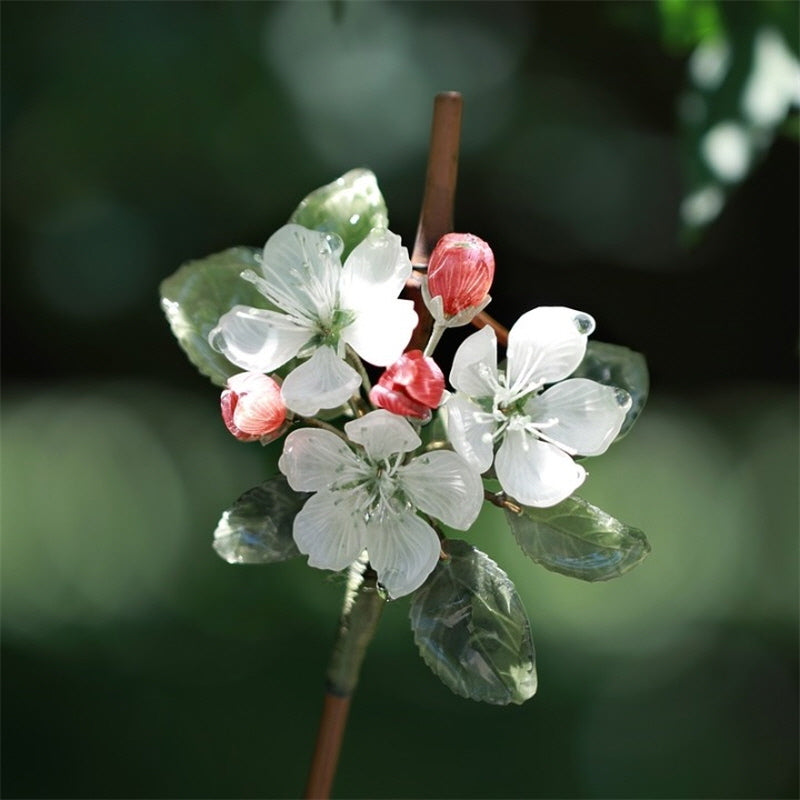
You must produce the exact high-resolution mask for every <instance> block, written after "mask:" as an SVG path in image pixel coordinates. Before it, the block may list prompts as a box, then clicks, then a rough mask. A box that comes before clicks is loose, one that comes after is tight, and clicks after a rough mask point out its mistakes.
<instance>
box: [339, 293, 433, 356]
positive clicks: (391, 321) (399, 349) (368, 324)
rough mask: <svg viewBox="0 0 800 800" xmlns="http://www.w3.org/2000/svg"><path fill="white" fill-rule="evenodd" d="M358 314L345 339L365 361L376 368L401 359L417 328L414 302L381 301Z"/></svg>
mask: <svg viewBox="0 0 800 800" xmlns="http://www.w3.org/2000/svg"><path fill="white" fill-rule="evenodd" d="M343 308H348V307H347V306H344V305H343ZM354 313H355V314H356V318H355V320H354V322H353V323H352V324H350V325H348V326H347V327H346V328H345V329H344V330H343V331H342V333H341V337H342V339H343V340H344V341H345V342H347V344H349V345H350V347H352V348H353V350H355V351H356V353H358V354H359V355H360V356H361V358H363V359H364V360H365V361H367V362H369V363H370V364H374V365H375V366H376V367H386V366H388V365H389V364H392V363H393V362H395V361H396V360H397V359H398V358H400V356H401V355H402V353H403V350H404V348H405V346H406V345H407V344H408V340H409V339H410V338H411V334H412V333H413V331H414V328H415V327H416V325H417V312H416V311H414V303H413V302H412V301H411V300H386V299H384V298H382V297H381V298H377V302H376V303H373V304H372V305H369V306H366V307H363V308H360V309H357V310H356V311H355V312H354Z"/></svg>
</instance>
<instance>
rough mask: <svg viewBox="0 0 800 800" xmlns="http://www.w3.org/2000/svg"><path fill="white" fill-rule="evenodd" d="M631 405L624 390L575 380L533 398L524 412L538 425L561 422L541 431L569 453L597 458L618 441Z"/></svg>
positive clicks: (565, 382) (629, 398)
mask: <svg viewBox="0 0 800 800" xmlns="http://www.w3.org/2000/svg"><path fill="white" fill-rule="evenodd" d="M630 405H631V397H630V395H629V394H628V393H627V392H625V391H622V390H621V389H616V388H615V387H613V386H603V385H602V384H599V383H596V382H595V381H590V380H588V379H586V378H572V379H570V380H566V381H562V382H561V383H557V384H555V386H551V387H550V388H549V389H548V390H547V391H546V392H544V393H542V394H541V395H539V396H538V397H534V398H533V399H531V401H530V402H529V403H528V405H527V407H526V409H525V410H526V412H527V413H528V414H529V415H530V416H531V418H532V419H534V420H535V421H537V422H538V421H540V420H548V419H554V420H558V421H557V422H556V423H555V424H554V425H551V426H549V427H547V428H545V429H544V430H543V431H542V432H543V434H544V435H546V436H547V438H548V439H552V440H553V441H554V442H557V443H558V444H559V445H561V446H563V448H564V449H565V450H567V451H568V452H571V453H579V454H581V455H584V456H596V455H599V454H600V453H604V452H605V451H606V450H607V449H608V446H609V445H610V444H611V442H613V441H614V439H616V437H617V434H618V433H619V431H620V428H621V427H622V423H623V421H624V420H625V414H626V413H627V411H628V409H629V408H630Z"/></svg>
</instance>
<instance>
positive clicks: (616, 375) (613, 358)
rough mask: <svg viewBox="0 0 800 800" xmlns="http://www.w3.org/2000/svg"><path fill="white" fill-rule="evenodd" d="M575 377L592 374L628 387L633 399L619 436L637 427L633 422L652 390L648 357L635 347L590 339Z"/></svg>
mask: <svg viewBox="0 0 800 800" xmlns="http://www.w3.org/2000/svg"><path fill="white" fill-rule="evenodd" d="M571 377H573V378H589V379H590V380H593V381H597V382H598V383H602V384H603V385H605V386H616V387H618V388H619V389H625V391H626V392H628V393H629V394H630V396H631V400H632V401H633V402H632V403H631V407H630V409H629V410H628V413H627V414H626V416H625V421H624V422H623V423H622V428H621V429H620V432H619V435H618V436H617V439H621V438H622V437H623V436H625V434H626V433H627V432H628V431H629V430H630V429H631V428H632V427H633V423H634V422H636V420H637V419H638V417H639V414H641V413H642V409H643V408H644V404H645V402H646V401H647V395H648V392H649V391H650V375H649V373H648V371H647V361H646V360H645V357H644V356H643V355H642V354H641V353H637V352H636V351H635V350H629V349H628V348H627V347H622V346H621V345H617V344H607V343H606V342H595V341H592V342H589V343H588V345H587V347H586V355H585V356H584V357H583V361H581V363H580V364H579V365H578V368H577V369H576V370H575V372H573V373H572V375H571Z"/></svg>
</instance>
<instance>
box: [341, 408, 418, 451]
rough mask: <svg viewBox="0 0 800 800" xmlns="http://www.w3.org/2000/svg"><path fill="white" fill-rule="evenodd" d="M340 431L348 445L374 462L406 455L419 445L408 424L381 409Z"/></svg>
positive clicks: (352, 422)
mask: <svg viewBox="0 0 800 800" xmlns="http://www.w3.org/2000/svg"><path fill="white" fill-rule="evenodd" d="M344 431H345V433H346V434H347V436H348V437H349V438H350V439H351V440H352V441H354V442H357V443H358V444H360V445H363V446H364V449H365V450H366V451H367V454H368V455H369V457H370V458H372V459H373V460H375V461H378V460H380V459H383V458H387V457H388V456H390V455H393V454H394V453H410V452H411V451H412V450H415V449H416V448H417V447H419V446H420V445H421V444H422V440H421V439H420V438H419V436H417V433H416V431H415V430H414V429H413V428H412V427H411V425H410V424H409V422H408V420H406V419H405V418H404V417H398V416H397V414H392V413H391V412H389V411H386V410H384V409H382V408H379V409H378V410H377V411H370V412H369V414H365V415H364V416H363V417H360V418H359V419H354V420H351V421H350V422H348V423H347V424H346V425H345V426H344Z"/></svg>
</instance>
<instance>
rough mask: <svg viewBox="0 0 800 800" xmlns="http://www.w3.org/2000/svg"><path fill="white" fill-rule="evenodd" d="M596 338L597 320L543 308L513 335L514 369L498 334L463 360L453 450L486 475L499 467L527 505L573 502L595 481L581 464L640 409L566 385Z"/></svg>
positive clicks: (481, 339)
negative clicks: (502, 363) (579, 459)
mask: <svg viewBox="0 0 800 800" xmlns="http://www.w3.org/2000/svg"><path fill="white" fill-rule="evenodd" d="M593 330H594V319H592V317H590V316H589V315H588V314H584V313H582V312H580V311H575V310H574V309H571V308H563V307H541V308H535V309H533V310H532V311H529V312H527V313H526V314H523V315H522V316H521V317H520V318H519V320H517V322H516V324H515V325H514V326H513V327H512V328H511V330H510V331H509V334H508V350H507V366H506V369H505V371H501V370H499V369H498V367H497V340H496V338H495V334H494V331H493V330H492V329H491V328H489V327H486V328H483V329H481V330H480V331H478V332H477V333H474V334H472V335H471V336H469V337H468V338H467V339H465V340H464V342H463V343H462V344H461V346H460V347H459V349H458V351H457V352H456V355H455V358H454V360H453V367H452V370H451V372H450V382H451V383H452V385H453V386H454V387H455V388H456V389H457V392H456V393H455V394H454V395H452V396H451V397H450V398H449V400H448V402H447V405H446V410H447V422H448V433H449V435H450V440H451V443H452V445H453V447H454V448H455V450H456V452H458V453H460V454H461V455H462V456H463V457H464V458H465V459H466V460H467V461H468V462H469V463H470V464H472V465H473V466H474V467H475V468H476V469H477V470H478V471H479V472H486V471H487V470H488V469H489V468H490V467H491V466H492V463H493V462H494V468H495V473H496V475H497V479H498V480H499V481H500V484H501V486H502V487H503V490H504V491H505V492H507V493H508V494H509V495H511V496H512V497H514V498H515V499H516V500H518V501H519V502H520V503H522V504H524V505H528V506H539V507H545V506H552V505H555V504H556V503H559V502H561V501H562V500H564V499H565V498H567V497H569V495H571V494H572V492H574V491H575V489H577V488H578V486H580V485H581V483H583V481H584V479H585V477H586V471H585V470H584V468H583V467H582V466H581V465H580V464H577V463H575V461H573V458H572V457H573V456H576V455H584V456H594V455H599V454H600V453H603V452H605V450H606V449H607V448H608V446H609V445H610V444H611V442H613V441H614V439H615V438H616V436H617V434H618V433H619V431H620V428H621V426H622V423H623V421H624V419H625V414H626V413H627V411H628V409H629V408H630V406H631V398H630V395H629V394H628V393H627V392H625V391H623V390H621V389H616V388H614V387H610V386H604V385H602V384H599V383H596V382H595V381H591V380H587V379H585V378H571V379H569V380H563V379H564V378H567V376H569V375H570V374H571V373H572V372H574V371H575V369H576V367H577V366H578V365H579V364H580V362H581V361H582V360H583V356H584V354H585V352H586V339H587V337H588V336H589V334H590V333H591V332H592V331H593ZM559 381H560V383H559ZM549 384H554V385H551V386H550V387H549V388H547V389H545V388H544V387H545V386H546V385H549Z"/></svg>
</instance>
